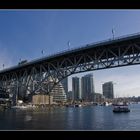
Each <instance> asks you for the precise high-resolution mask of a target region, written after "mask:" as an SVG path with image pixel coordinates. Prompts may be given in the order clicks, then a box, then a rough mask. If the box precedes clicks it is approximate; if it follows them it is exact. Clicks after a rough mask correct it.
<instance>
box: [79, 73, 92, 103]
mask: <svg viewBox="0 0 140 140" xmlns="http://www.w3.org/2000/svg"><path fill="white" fill-rule="evenodd" d="M81 93H82V99H83V100H85V101H93V96H94V93H95V88H94V82H93V74H87V75H85V76H83V77H82V78H81Z"/></svg>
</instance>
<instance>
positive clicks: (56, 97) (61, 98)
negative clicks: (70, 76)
mask: <svg viewBox="0 0 140 140" xmlns="http://www.w3.org/2000/svg"><path fill="white" fill-rule="evenodd" d="M50 95H52V96H53V101H54V102H66V101H67V96H66V93H65V90H64V87H63V85H62V83H61V82H59V83H58V84H57V85H55V86H54V88H53V89H52V91H51V92H50Z"/></svg>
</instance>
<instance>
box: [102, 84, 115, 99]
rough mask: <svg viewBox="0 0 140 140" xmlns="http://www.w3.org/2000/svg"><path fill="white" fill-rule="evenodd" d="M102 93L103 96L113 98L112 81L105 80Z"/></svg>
mask: <svg viewBox="0 0 140 140" xmlns="http://www.w3.org/2000/svg"><path fill="white" fill-rule="evenodd" d="M102 90H103V95H104V97H105V98H108V99H113V98H114V90H113V82H112V81H111V82H106V83H104V84H103V85H102Z"/></svg>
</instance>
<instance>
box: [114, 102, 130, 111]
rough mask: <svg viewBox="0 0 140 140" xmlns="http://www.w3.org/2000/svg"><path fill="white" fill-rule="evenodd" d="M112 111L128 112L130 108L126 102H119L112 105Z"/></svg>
mask: <svg viewBox="0 0 140 140" xmlns="http://www.w3.org/2000/svg"><path fill="white" fill-rule="evenodd" d="M113 112H114V113H121V112H130V109H129V108H128V105H127V104H126V103H119V104H116V105H114V108H113Z"/></svg>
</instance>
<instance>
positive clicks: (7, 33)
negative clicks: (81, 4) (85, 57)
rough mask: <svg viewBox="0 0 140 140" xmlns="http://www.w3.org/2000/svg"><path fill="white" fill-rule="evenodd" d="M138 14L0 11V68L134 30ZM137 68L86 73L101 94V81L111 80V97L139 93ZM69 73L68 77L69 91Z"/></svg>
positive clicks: (139, 94) (137, 21)
mask: <svg viewBox="0 0 140 140" xmlns="http://www.w3.org/2000/svg"><path fill="white" fill-rule="evenodd" d="M139 15H140V10H11V11H10V10H1V11H0V20H1V22H0V30H1V34H0V49H1V52H0V69H3V68H7V67H10V66H13V65H17V64H18V62H19V61H20V60H24V59H27V60H28V61H31V60H33V59H37V58H40V57H42V56H46V55H50V54H53V53H57V52H60V51H63V50H68V49H71V48H76V47H78V46H84V45H86V44H89V43H94V42H97V41H102V40H106V39H109V38H113V36H114V37H119V36H122V35H128V34H132V33H137V32H139V31H140V30H139V29H140V16H139ZM87 21H88V22H87ZM112 29H113V32H112ZM3 64H4V65H3ZM139 69H140V66H139V65H137V66H127V67H122V68H113V69H105V70H100V71H93V72H92V71H91V72H89V73H93V75H94V79H95V81H94V83H95V91H96V92H99V93H102V90H101V86H102V83H104V82H107V81H113V82H115V83H116V84H115V85H114V92H115V93H114V94H115V96H118V97H119V96H140V84H139V81H140V80H139V79H140V73H139ZM85 74H87V73H86V72H85V73H81V74H77V75H76V76H78V77H82V75H85ZM73 76H75V75H71V76H70V77H69V78H68V79H69V80H68V81H69V86H68V88H69V90H71V84H70V83H71V82H70V81H71V77H73Z"/></svg>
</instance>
